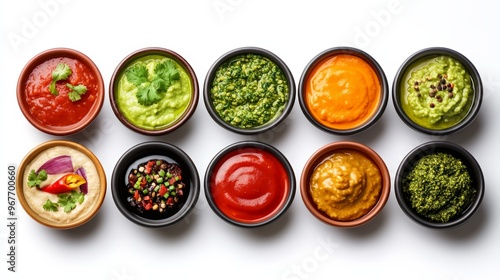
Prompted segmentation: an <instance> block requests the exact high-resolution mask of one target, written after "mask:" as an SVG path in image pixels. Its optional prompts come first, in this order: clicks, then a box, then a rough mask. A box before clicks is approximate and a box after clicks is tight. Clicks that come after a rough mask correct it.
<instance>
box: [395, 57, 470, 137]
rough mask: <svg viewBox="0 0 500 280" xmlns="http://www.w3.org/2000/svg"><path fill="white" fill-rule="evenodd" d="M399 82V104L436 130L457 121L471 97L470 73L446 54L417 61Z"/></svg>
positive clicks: (417, 121)
mask: <svg viewBox="0 0 500 280" xmlns="http://www.w3.org/2000/svg"><path fill="white" fill-rule="evenodd" d="M406 75H407V76H406V79H405V81H406V83H402V87H403V88H402V93H403V96H402V105H403V110H404V111H405V112H406V114H407V115H408V117H410V119H412V120H413V121H414V122H416V123H417V124H419V125H421V126H423V127H425V128H429V129H435V130H442V129H447V128H450V127H452V126H454V125H455V124H457V123H459V122H460V121H461V120H462V119H463V118H464V117H465V116H466V115H467V113H468V112H469V110H470V108H471V106H472V100H473V98H474V88H473V85H472V81H471V77H470V75H469V73H468V72H467V70H466V69H465V68H464V66H463V65H462V64H461V63H460V62H459V61H457V60H456V59H454V58H452V57H449V56H438V57H433V58H430V59H428V58H427V59H425V60H422V61H418V62H417V63H415V65H414V66H413V67H412V68H410V70H409V71H408V73H407V74H406Z"/></svg>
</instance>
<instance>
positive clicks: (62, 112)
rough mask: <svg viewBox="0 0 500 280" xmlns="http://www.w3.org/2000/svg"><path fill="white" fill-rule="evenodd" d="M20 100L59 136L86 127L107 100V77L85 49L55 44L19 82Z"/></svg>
mask: <svg viewBox="0 0 500 280" xmlns="http://www.w3.org/2000/svg"><path fill="white" fill-rule="evenodd" d="M17 101H18V104H19V107H20V108H21V111H22V112H23V114H24V116H25V117H26V119H27V120H28V121H29V122H30V123H31V124H32V125H33V126H34V127H35V128H37V129H38V130H40V131H42V132H45V133H48V134H51V135H56V136H63V135H70V134H74V133H77V132H80V131H82V130H83V129H85V128H86V127H87V126H88V125H90V123H92V121H93V120H94V119H95V118H96V117H97V115H98V114H99V112H100V111H101V108H102V104H103V102H104V81H103V79H102V76H101V73H100V72H99V69H98V68H97V66H96V65H95V64H94V62H93V61H92V60H91V59H90V58H89V57H87V56H86V55H84V54H83V53H81V52H79V51H76V50H73V49H68V48H55V49H49V50H46V51H44V52H41V53H39V54H37V55H36V56H35V57H33V58H32V59H31V60H30V61H29V62H28V63H27V64H26V66H25V67H24V68H23V70H22V71H21V74H20V75H19V79H18V82H17Z"/></svg>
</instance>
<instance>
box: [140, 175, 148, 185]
mask: <svg viewBox="0 0 500 280" xmlns="http://www.w3.org/2000/svg"><path fill="white" fill-rule="evenodd" d="M147 183H148V181H146V178H144V177H142V179H141V187H144V186H146V184H147Z"/></svg>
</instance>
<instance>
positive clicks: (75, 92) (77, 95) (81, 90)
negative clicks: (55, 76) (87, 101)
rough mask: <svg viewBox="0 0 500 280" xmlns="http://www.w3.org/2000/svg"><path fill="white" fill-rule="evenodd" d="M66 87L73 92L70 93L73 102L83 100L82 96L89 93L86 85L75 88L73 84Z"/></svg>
mask: <svg viewBox="0 0 500 280" xmlns="http://www.w3.org/2000/svg"><path fill="white" fill-rule="evenodd" d="M66 86H67V87H68V88H69V89H71V91H70V92H69V93H68V97H69V99H70V100H71V102H76V101H78V100H80V99H81V98H82V97H81V96H82V95H84V94H85V93H86V92H87V87H86V86H84V85H77V86H74V85H72V84H66Z"/></svg>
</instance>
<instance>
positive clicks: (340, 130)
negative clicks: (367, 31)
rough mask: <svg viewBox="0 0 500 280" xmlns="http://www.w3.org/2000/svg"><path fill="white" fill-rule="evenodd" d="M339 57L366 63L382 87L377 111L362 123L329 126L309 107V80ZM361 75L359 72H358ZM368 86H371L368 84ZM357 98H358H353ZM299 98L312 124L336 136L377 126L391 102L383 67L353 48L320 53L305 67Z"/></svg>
mask: <svg viewBox="0 0 500 280" xmlns="http://www.w3.org/2000/svg"><path fill="white" fill-rule="evenodd" d="M338 55H349V56H354V57H357V58H360V59H361V60H362V61H364V62H366V64H367V65H368V66H369V67H370V68H372V69H373V71H374V72H375V75H376V79H377V80H378V84H379V86H380V92H379V96H378V103H377V104H375V109H374V111H373V112H371V113H369V114H368V115H367V116H366V117H364V118H365V120H364V121H362V122H360V123H356V124H355V125H349V126H347V125H342V126H340V125H337V124H335V125H333V124H332V125H327V124H325V123H324V122H322V121H321V120H320V119H319V117H317V116H315V114H314V113H313V110H311V108H310V106H309V105H308V102H307V97H306V92H307V90H306V89H307V87H308V84H309V80H310V79H311V75H313V73H314V72H315V71H316V69H317V68H318V67H320V66H321V65H322V64H323V63H325V62H326V61H327V60H329V59H332V58H334V57H335V56H338ZM343 71H345V72H352V71H354V70H352V69H348V70H347V69H344V70H343ZM358 73H359V72H358ZM357 83H359V82H358V81H354V82H352V84H353V85H351V86H350V87H354V86H356V84H357ZM367 86H369V85H368V84H367ZM352 97H353V98H355V97H356V96H352ZM298 98H299V104H300V108H301V109H302V112H303V113H304V115H305V117H306V118H307V120H309V122H310V123H311V124H313V125H314V126H315V127H317V128H319V129H320V130H323V131H325V132H328V133H331V134H336V135H352V134H356V133H360V132H362V131H365V130H367V129H369V128H370V127H372V126H373V125H375V124H376V123H377V122H378V121H379V119H380V118H381V117H382V115H383V113H384V111H385V108H386V106H387V101H388V100H389V87H388V85H387V78H386V76H385V73H384V71H383V69H382V67H381V66H380V65H379V64H378V62H377V61H376V60H375V59H374V58H373V57H372V56H370V55H369V54H368V53H366V52H364V51H362V50H359V49H356V48H351V47H335V48H330V49H327V50H325V51H323V52H321V53H319V54H318V55H317V56H315V57H314V58H313V59H312V60H311V61H310V62H309V63H308V64H307V66H306V67H305V69H304V72H303V73H302V76H301V78H300V82H299V87H298ZM336 101H337V100H330V101H329V102H332V103H335V102H336ZM342 102H343V101H342ZM353 104H354V105H352V106H356V107H360V106H361V105H360V104H355V103H353Z"/></svg>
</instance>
